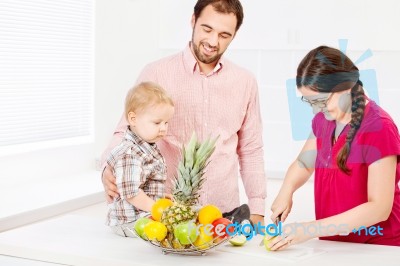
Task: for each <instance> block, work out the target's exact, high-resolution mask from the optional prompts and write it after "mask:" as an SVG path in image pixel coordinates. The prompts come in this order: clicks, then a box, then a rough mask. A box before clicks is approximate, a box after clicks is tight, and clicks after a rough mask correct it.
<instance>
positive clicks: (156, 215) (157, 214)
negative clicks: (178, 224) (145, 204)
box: [151, 199, 174, 221]
mask: <svg viewBox="0 0 400 266" xmlns="http://www.w3.org/2000/svg"><path fill="white" fill-rule="evenodd" d="M172 205H174V203H173V202H172V200H170V199H159V200H157V201H156V202H155V203H154V204H153V206H152V208H151V216H152V217H153V219H154V220H155V221H160V220H161V216H162V213H163V212H164V211H165V209H167V208H168V207H170V206H172Z"/></svg>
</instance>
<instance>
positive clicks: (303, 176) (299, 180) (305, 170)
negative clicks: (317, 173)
mask: <svg viewBox="0 0 400 266" xmlns="http://www.w3.org/2000/svg"><path fill="white" fill-rule="evenodd" d="M316 157H317V142H316V138H315V136H314V134H312V133H311V134H310V136H309V138H308V139H307V141H306V142H305V144H304V146H303V148H302V150H301V152H300V154H299V156H298V157H297V159H296V161H294V162H293V163H292V164H291V165H290V167H289V168H288V170H287V172H286V176H285V179H284V181H283V184H282V186H281V189H280V191H279V193H278V196H277V197H276V198H275V200H274V202H273V203H272V206H271V210H272V215H271V220H272V221H276V218H277V217H278V216H281V220H282V221H285V220H286V218H287V216H288V215H289V213H290V210H291V207H292V196H293V193H294V192H295V191H296V190H297V189H298V188H299V187H301V186H302V185H304V183H305V182H307V180H308V179H309V178H310V176H311V175H312V173H313V172H314V167H315V159H316Z"/></svg>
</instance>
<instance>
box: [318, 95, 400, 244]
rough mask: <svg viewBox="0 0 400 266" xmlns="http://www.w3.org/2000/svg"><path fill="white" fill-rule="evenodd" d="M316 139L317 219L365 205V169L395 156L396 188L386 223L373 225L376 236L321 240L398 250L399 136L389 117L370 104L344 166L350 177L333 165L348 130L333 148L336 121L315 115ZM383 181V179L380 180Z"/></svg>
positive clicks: (399, 204)
mask: <svg viewBox="0 0 400 266" xmlns="http://www.w3.org/2000/svg"><path fill="white" fill-rule="evenodd" d="M312 128H313V132H314V135H315V136H316V138H317V159H316V164H315V182H314V183H315V192H314V194H315V195H314V196H315V215H316V219H317V220H318V219H323V218H326V217H330V216H333V215H336V214H339V213H342V212H345V211H347V210H349V209H352V208H354V207H356V206H358V205H360V204H363V203H365V202H367V201H368V190H367V185H368V184H367V183H368V166H369V165H370V164H371V163H373V162H375V161H377V160H379V159H382V158H384V157H387V156H390V155H398V157H397V158H398V159H397V168H396V181H395V182H396V186H395V191H394V202H393V208H392V212H391V214H390V216H389V218H388V219H387V220H386V221H383V222H380V223H378V224H376V225H375V226H376V228H378V226H380V227H381V228H382V230H381V231H380V233H381V234H382V235H381V234H378V231H375V232H374V234H375V235H371V234H369V233H366V230H364V229H362V230H360V232H357V233H350V234H349V235H347V236H331V237H323V238H321V239H324V240H335V241H345V242H358V243H370V244H381V245H395V246H400V190H399V186H398V183H399V180H400V156H399V155H400V136H399V131H398V129H397V127H396V125H395V124H394V122H393V120H392V119H391V117H390V116H389V115H388V114H387V113H386V112H385V111H384V110H383V109H382V108H380V107H379V106H378V105H377V104H376V103H375V102H373V101H370V102H369V103H368V104H367V106H366V108H365V113H364V118H363V121H362V123H361V126H360V128H359V130H358V132H357V133H356V136H355V138H354V140H353V143H352V145H351V150H350V155H349V158H348V160H347V166H348V167H349V169H350V170H351V174H350V175H346V174H345V173H343V172H342V171H341V170H340V169H339V168H338V166H337V164H336V157H337V154H338V152H339V151H340V149H341V148H342V147H343V145H344V143H345V140H346V136H347V132H348V131H349V126H348V125H347V126H346V127H345V128H344V130H343V132H342V133H341V135H340V136H339V138H338V140H337V142H336V143H335V144H334V145H332V144H331V143H332V142H331V138H332V134H334V130H335V121H328V120H326V119H325V117H324V115H323V113H318V114H316V115H315V117H314V119H313V123H312ZM382 178H385V176H382Z"/></svg>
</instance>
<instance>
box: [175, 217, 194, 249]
mask: <svg viewBox="0 0 400 266" xmlns="http://www.w3.org/2000/svg"><path fill="white" fill-rule="evenodd" d="M197 235H198V234H197V227H196V224H195V223H194V222H192V221H189V222H184V223H181V224H178V225H177V226H176V227H175V229H174V236H175V238H176V239H178V241H179V243H181V244H182V245H189V244H190V243H193V242H194V241H196V238H197Z"/></svg>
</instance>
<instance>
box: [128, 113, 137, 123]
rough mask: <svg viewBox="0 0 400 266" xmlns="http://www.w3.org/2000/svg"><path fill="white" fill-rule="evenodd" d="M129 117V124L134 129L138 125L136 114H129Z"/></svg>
mask: <svg viewBox="0 0 400 266" xmlns="http://www.w3.org/2000/svg"><path fill="white" fill-rule="evenodd" d="M127 117H128V124H129V125H130V126H133V127H134V126H135V125H136V113H135V112H129V113H128V115H127Z"/></svg>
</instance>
